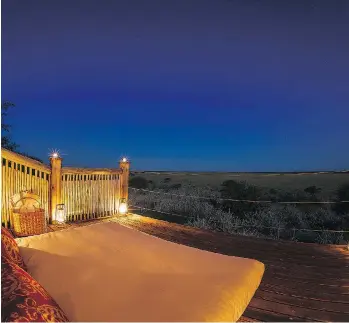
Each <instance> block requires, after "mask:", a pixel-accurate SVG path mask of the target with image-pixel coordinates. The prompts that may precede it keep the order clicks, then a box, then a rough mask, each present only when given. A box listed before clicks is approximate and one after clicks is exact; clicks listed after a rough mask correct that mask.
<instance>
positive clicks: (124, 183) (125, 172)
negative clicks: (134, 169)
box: [119, 158, 130, 202]
mask: <svg viewBox="0 0 349 323" xmlns="http://www.w3.org/2000/svg"><path fill="white" fill-rule="evenodd" d="M119 167H120V169H121V170H122V174H121V175H120V176H121V178H120V180H121V185H120V186H121V192H120V199H125V200H126V202H127V201H128V179H129V176H130V162H129V161H128V160H127V159H126V158H123V159H121V160H120V162H119Z"/></svg>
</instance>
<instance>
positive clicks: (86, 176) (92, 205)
mask: <svg viewBox="0 0 349 323" xmlns="http://www.w3.org/2000/svg"><path fill="white" fill-rule="evenodd" d="M71 170H72V169H71V168H69V169H67V170H65V169H64V167H63V168H62V173H63V175H62V202H63V203H64V204H65V208H66V215H67V219H68V221H79V220H88V219H93V218H97V217H105V216H111V215H114V214H116V213H117V210H118V206H119V198H120V174H119V173H120V172H119V171H117V172H115V171H114V172H113V171H110V172H106V171H104V172H100V173H99V172H97V171H96V172H88V170H87V171H84V170H83V169H79V173H71Z"/></svg>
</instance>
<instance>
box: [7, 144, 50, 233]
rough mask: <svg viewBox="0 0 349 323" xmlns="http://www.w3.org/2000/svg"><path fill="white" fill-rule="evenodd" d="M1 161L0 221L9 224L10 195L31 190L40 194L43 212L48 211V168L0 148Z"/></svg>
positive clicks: (46, 212) (8, 225)
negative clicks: (0, 153)
mask: <svg viewBox="0 0 349 323" xmlns="http://www.w3.org/2000/svg"><path fill="white" fill-rule="evenodd" d="M1 152H2V156H1V157H2V161H1V165H2V166H1V198H2V200H1V222H2V225H4V226H5V227H10V226H11V211H12V210H11V209H12V207H11V201H10V199H11V197H12V196H13V195H15V194H17V193H20V192H21V191H25V190H31V191H33V193H35V194H38V195H39V196H40V202H41V205H42V208H44V209H45V214H46V216H48V212H49V189H50V172H51V171H50V168H49V167H48V166H46V165H44V164H42V163H40V162H37V161H35V160H32V159H30V158H26V157H24V156H21V155H18V154H16V153H13V152H10V151H7V150H4V149H2V150H1Z"/></svg>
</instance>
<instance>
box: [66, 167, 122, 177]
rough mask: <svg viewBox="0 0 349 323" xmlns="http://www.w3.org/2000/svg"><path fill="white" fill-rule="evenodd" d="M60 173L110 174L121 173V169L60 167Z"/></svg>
mask: <svg viewBox="0 0 349 323" xmlns="http://www.w3.org/2000/svg"><path fill="white" fill-rule="evenodd" d="M62 174H80V175H81V174H83V175H85V174H86V175H111V174H122V170H121V169H119V168H78V167H62Z"/></svg>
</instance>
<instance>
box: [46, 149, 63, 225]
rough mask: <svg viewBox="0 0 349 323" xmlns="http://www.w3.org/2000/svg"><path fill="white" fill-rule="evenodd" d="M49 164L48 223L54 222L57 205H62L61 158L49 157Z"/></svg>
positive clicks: (56, 156)
mask: <svg viewBox="0 0 349 323" xmlns="http://www.w3.org/2000/svg"><path fill="white" fill-rule="evenodd" d="M50 163H51V187H50V213H49V223H52V221H55V220H56V218H55V213H56V206H57V204H61V203H62V158H60V157H59V156H58V155H52V156H51V157H50Z"/></svg>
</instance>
